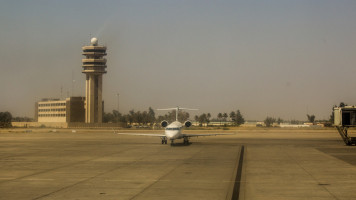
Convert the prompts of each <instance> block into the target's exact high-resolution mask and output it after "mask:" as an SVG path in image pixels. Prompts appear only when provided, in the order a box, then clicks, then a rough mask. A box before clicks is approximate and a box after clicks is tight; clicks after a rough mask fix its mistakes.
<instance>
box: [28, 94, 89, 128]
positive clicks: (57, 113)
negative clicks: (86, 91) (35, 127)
mask: <svg viewBox="0 0 356 200" xmlns="http://www.w3.org/2000/svg"><path fill="white" fill-rule="evenodd" d="M84 106H85V97H69V98H66V99H64V100H60V99H42V101H39V102H36V104H35V120H36V121H37V122H65V123H70V122H85V109H84Z"/></svg>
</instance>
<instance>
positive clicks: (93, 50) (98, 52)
mask: <svg viewBox="0 0 356 200" xmlns="http://www.w3.org/2000/svg"><path fill="white" fill-rule="evenodd" d="M90 43H91V45H90V46H84V47H82V49H83V53H82V54H83V55H84V56H85V57H86V58H85V59H82V63H83V65H82V66H83V71H82V72H83V73H84V74H85V75H86V89H85V97H86V98H85V122H86V123H102V117H103V100H102V88H103V74H105V73H106V59H105V58H103V57H104V56H106V46H99V45H98V39H96V38H92V39H91V42H90Z"/></svg>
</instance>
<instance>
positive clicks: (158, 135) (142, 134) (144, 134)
mask: <svg viewBox="0 0 356 200" xmlns="http://www.w3.org/2000/svg"><path fill="white" fill-rule="evenodd" d="M117 134H118V135H139V136H151V137H166V135H164V134H150V133H117Z"/></svg>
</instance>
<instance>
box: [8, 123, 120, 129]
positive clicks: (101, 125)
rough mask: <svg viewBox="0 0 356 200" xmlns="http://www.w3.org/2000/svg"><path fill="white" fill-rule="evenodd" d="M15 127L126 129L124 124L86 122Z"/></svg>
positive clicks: (14, 124)
mask: <svg viewBox="0 0 356 200" xmlns="http://www.w3.org/2000/svg"><path fill="white" fill-rule="evenodd" d="M12 126H13V127H18V128H31V127H32V128H34V127H50V128H117V127H124V126H125V124H124V123H92V124H88V123H84V122H70V123H65V122H12Z"/></svg>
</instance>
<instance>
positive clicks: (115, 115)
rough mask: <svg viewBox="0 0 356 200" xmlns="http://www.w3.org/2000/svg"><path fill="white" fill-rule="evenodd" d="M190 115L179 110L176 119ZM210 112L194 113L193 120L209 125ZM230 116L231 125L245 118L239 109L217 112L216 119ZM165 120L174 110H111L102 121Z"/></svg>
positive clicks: (143, 122) (142, 122) (145, 122)
mask: <svg viewBox="0 0 356 200" xmlns="http://www.w3.org/2000/svg"><path fill="white" fill-rule="evenodd" d="M189 117H190V115H189V113H188V112H185V111H180V112H179V113H178V121H180V122H184V121H186V120H188V119H189ZM211 117H212V116H211V114H210V113H203V114H201V115H195V116H194V120H195V121H196V122H198V123H199V125H200V126H203V124H206V125H207V126H209V123H210V122H211V121H212V119H211ZM228 117H230V119H231V121H232V122H233V125H235V126H240V125H241V124H243V123H245V119H244V118H243V116H242V114H241V112H240V110H237V111H236V112H235V111H232V112H230V115H228V114H227V113H223V114H222V113H219V114H218V115H217V119H218V120H219V121H220V123H221V122H222V121H226V120H227V118H228ZM163 120H166V121H168V122H173V121H175V120H176V111H175V110H173V111H170V112H168V113H167V114H165V115H159V116H157V117H156V113H155V112H154V110H153V109H152V108H151V107H149V108H148V111H143V112H141V111H135V110H130V111H129V113H128V114H124V115H123V114H121V113H120V112H118V111H117V110H113V111H112V112H111V113H104V114H103V122H104V123H118V122H120V123H124V124H127V125H133V124H137V125H153V124H155V123H160V122H161V121H163Z"/></svg>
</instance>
